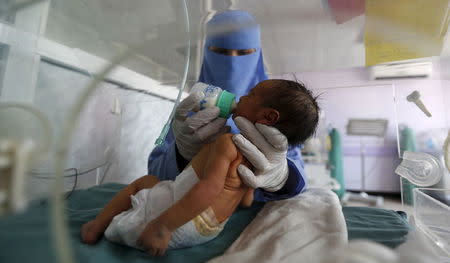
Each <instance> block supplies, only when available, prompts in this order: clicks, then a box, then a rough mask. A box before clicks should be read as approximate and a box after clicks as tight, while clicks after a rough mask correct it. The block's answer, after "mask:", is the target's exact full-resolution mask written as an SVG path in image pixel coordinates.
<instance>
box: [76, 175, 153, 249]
mask: <svg viewBox="0 0 450 263" xmlns="http://www.w3.org/2000/svg"><path fill="white" fill-rule="evenodd" d="M158 182H159V179H158V178H157V177H155V176H153V175H146V176H143V177H141V178H139V179H137V180H135V181H134V182H132V183H131V184H129V185H128V186H127V187H125V188H124V189H122V190H121V191H120V192H119V193H118V194H116V196H114V198H113V199H112V200H111V201H109V203H108V204H107V205H106V206H105V208H103V210H102V211H101V212H100V214H98V215H97V217H96V218H95V219H94V220H91V221H89V222H87V223H86V224H84V225H83V226H82V228H81V240H82V241H83V242H84V243H86V244H94V243H96V242H97V241H98V239H99V238H100V236H101V235H102V234H103V233H104V232H105V230H106V228H107V227H108V225H109V223H111V221H112V219H113V218H114V217H115V216H116V215H118V214H120V213H121V212H123V211H126V210H128V209H129V208H130V207H131V198H130V196H132V195H135V194H136V193H137V192H139V191H140V190H142V189H147V188H152V187H153V186H154V185H156V184H157V183H158Z"/></svg>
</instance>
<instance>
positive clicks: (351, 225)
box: [342, 207, 410, 248]
mask: <svg viewBox="0 0 450 263" xmlns="http://www.w3.org/2000/svg"><path fill="white" fill-rule="evenodd" d="M342 212H343V213H344V217H345V222H346V223H347V231H348V239H349V240H352V239H362V238H364V239H370V240H372V241H375V242H377V243H380V244H383V245H386V246H388V247H391V248H395V247H397V246H398V245H400V244H402V243H403V242H404V241H405V240H406V235H407V234H408V232H409V230H410V227H409V225H408V221H407V219H406V213H405V212H402V211H398V212H396V211H393V210H386V209H381V208H374V207H343V208H342Z"/></svg>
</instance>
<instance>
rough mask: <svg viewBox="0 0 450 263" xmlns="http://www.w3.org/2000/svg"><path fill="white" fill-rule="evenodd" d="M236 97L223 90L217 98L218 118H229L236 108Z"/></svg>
mask: <svg viewBox="0 0 450 263" xmlns="http://www.w3.org/2000/svg"><path fill="white" fill-rule="evenodd" d="M235 98H236V96H235V95H234V94H233V93H231V92H228V91H226V90H223V91H222V92H221V93H220V95H219V97H218V98H217V102H216V106H217V107H219V109H220V114H219V117H221V118H226V119H228V117H230V114H231V112H232V111H233V110H234V109H235V108H236V100H235Z"/></svg>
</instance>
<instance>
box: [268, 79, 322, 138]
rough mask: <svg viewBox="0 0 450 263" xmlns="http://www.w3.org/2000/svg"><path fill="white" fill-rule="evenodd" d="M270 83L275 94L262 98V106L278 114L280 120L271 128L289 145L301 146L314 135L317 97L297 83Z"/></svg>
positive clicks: (317, 110)
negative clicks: (283, 136)
mask: <svg viewBox="0 0 450 263" xmlns="http://www.w3.org/2000/svg"><path fill="white" fill-rule="evenodd" d="M270 81H273V82H274V87H273V88H274V90H276V92H272V93H271V94H270V96H265V97H264V105H265V106H267V107H270V108H273V109H275V110H277V111H279V112H280V119H279V121H278V122H277V123H275V124H274V125H273V126H274V127H275V128H277V129H278V130H280V132H282V133H283V134H284V135H285V136H286V137H287V140H288V142H289V144H291V145H298V144H302V143H303V142H305V140H306V139H308V138H309V137H310V136H311V135H313V134H314V132H315V131H316V128H317V124H318V122H319V110H320V109H319V106H318V104H317V96H316V97H314V96H313V95H312V93H311V91H310V90H308V89H307V88H306V87H305V85H304V84H303V83H300V82H298V81H291V80H284V79H271V80H270Z"/></svg>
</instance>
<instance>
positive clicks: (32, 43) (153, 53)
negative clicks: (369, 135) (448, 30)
mask: <svg viewBox="0 0 450 263" xmlns="http://www.w3.org/2000/svg"><path fill="white" fill-rule="evenodd" d="M336 2H337V1H320V0H316V1H310V0H305V1H287V2H285V3H284V4H283V5H279V6H274V3H273V1H270V0H267V1H261V0H253V1H212V0H211V1H210V0H205V1H189V2H188V1H183V0H172V1H159V0H150V1H149V0H132V1H122V0H94V1H84V0H79V1H74V0H51V1H49V0H34V1H33V0H27V1H18V0H4V1H0V217H2V216H5V215H11V214H16V213H20V212H21V211H23V210H24V209H26V207H27V204H29V203H30V202H31V201H34V200H48V201H49V203H50V204H51V205H50V207H51V211H50V213H49V216H48V221H49V222H50V224H49V225H50V226H51V231H50V232H51V234H52V237H51V239H52V241H51V242H52V244H55V249H54V250H55V253H56V257H57V258H58V262H74V260H75V259H74V256H73V247H72V246H71V245H70V243H69V241H68V230H67V225H66V224H67V218H68V215H69V214H70V213H72V212H74V211H78V209H77V206H76V205H73V206H68V205H67V203H65V200H67V199H69V197H70V195H71V193H73V192H74V191H75V190H77V189H84V188H89V187H92V186H96V185H102V184H104V183H108V182H119V183H129V182H130V181H132V180H133V179H135V178H138V177H140V176H142V175H144V174H146V173H147V169H146V164H147V157H148V154H149V153H150V152H151V150H152V149H153V148H154V147H155V141H156V144H161V143H162V142H163V141H164V138H165V136H168V133H169V129H170V124H171V121H172V118H173V114H174V109H175V108H176V106H177V105H178V103H179V101H180V100H181V99H183V98H185V97H186V96H187V95H188V90H189V89H190V87H192V86H194V83H196V82H197V80H198V75H199V72H200V68H201V57H202V53H203V45H204V39H203V36H204V33H205V32H204V24H205V22H206V21H207V20H208V19H209V18H211V17H212V15H214V14H215V13H217V12H220V11H224V10H228V9H243V10H247V11H250V12H252V13H253V14H254V15H255V17H256V20H257V21H259V22H260V23H261V28H262V35H261V38H262V43H263V49H264V54H265V57H264V60H265V61H264V63H265V66H266V68H267V72H268V73H269V74H270V77H274V78H275V77H280V76H282V75H283V74H284V73H286V72H304V71H311V70H325V69H336V68H343V67H345V68H349V67H356V66H365V65H366V60H365V54H366V49H365V44H364V38H365V36H364V29H365V21H366V20H365V17H364V16H362V14H363V13H364V6H362V7H361V5H355V6H353V7H352V10H351V12H348V13H346V12H344V13H343V12H342V10H343V9H342V8H341V9H340V8H339V7H338V8H336ZM369 2H373V1H369ZM361 3H362V2H361ZM372 7H373V6H368V8H372ZM435 17H439V16H438V15H436V16H435ZM372 22H373V21H372ZM378 22H379V21H378ZM430 24H431V22H430ZM376 25H377V29H378V30H379V31H380V32H390V31H384V30H383V28H384V29H385V28H391V27H390V25H389V23H387V25H386V24H383V23H376ZM223 30H224V31H226V30H227V28H223ZM424 30H425V29H424ZM425 31H426V30H425ZM408 32H409V31H408ZM366 37H367V38H368V39H371V37H373V36H366ZM286 39H287V40H289V41H284V40H286ZM330 39H333V41H330ZM424 39H428V38H424ZM372 40H374V42H373V43H376V41H375V40H376V39H373V38H372ZM410 40H411V38H408V41H405V43H403V44H405V45H407V46H408V47H415V46H417V45H416V42H414V41H412V43H413V44H412V45H411V43H410V42H411V41H410ZM413 40H414V39H413ZM424 41H425V40H423V41H422V42H420V43H424ZM425 42H426V41H425ZM425 44H430V43H428V42H427V43H425ZM433 44H434V43H433ZM374 46H375V45H373V46H371V47H372V48H374ZM425 46H426V45H425ZM433 47H434V46H433ZM367 52H369V51H367ZM369 53H370V52H369ZM369 53H368V54H369ZM384 54H385V56H388V57H389V56H391V57H395V56H394V55H392V54H387V53H386V52H385V53H384ZM427 54H428V53H427ZM432 55H436V54H432ZM293 58H294V59H293ZM395 59H397V57H395ZM437 61H438V63H441V64H442V68H443V69H445V67H446V66H447V64H450V63H448V61H447V60H445V59H437ZM442 72H443V73H442V79H443V80H442V81H441V82H440V85H439V88H437V89H438V94H439V95H438V96H440V98H441V99H442V100H443V105H445V106H442V107H441V106H440V105H429V104H428V103H427V99H428V98H429V97H430V96H436V95H433V94H435V92H436V90H433V89H428V87H412V88H411V89H408V90H405V91H403V90H396V91H395V93H396V102H397V118H398V119H399V123H401V124H405V125H407V126H408V127H411V128H412V129H414V131H415V132H416V133H418V134H419V133H421V132H427V130H425V127H429V128H433V129H434V128H436V129H444V130H445V129H447V130H445V131H446V132H448V129H449V127H450V126H449V119H448V118H449V116H450V111H449V107H450V106H449V105H448V102H447V101H448V98H449V97H450V92H449V89H448V87H449V85H450V82H449V80H448V77H447V76H446V75H445V74H444V72H446V71H445V70H443V71H442ZM449 72H450V71H449ZM335 79H339V76H337V77H336V78H335ZM343 82H345V80H343ZM344 84H345V83H344ZM197 88H200V89H202V90H203V91H204V90H205V87H204V86H202V87H200V86H197ZM219 88H220V87H219ZM435 88H436V87H435ZM415 89H417V90H418V91H420V94H421V97H420V98H421V100H422V103H423V104H424V105H426V110H427V111H429V112H430V114H431V116H432V117H431V118H428V117H426V116H425V115H424V114H423V113H422V112H421V111H420V110H418V109H416V108H414V107H415V104H413V103H411V102H410V101H408V100H407V99H406V97H407V96H408V94H411V92H413V91H414V90H415ZM222 94H223V93H222ZM205 96H206V95H205ZM225 96H228V97H227V98H226V99H225V102H226V103H225V104H224V105H225V106H224V112H223V116H224V117H225V116H228V115H229V112H230V111H231V110H232V109H233V107H234V105H235V101H234V97H233V95H232V94H228V95H225ZM214 98H216V97H214ZM411 99H415V98H411ZM446 100H447V101H446ZM217 101H220V100H216V99H212V100H211V105H213V104H214V105H217ZM219 104H220V103H219ZM403 109H404V110H403ZM415 110H417V112H415ZM445 112H446V114H447V115H445ZM415 114H416V115H417V116H416V118H415V120H416V121H414V122H412V121H411V118H406V117H405V116H406V115H415ZM402 118H404V119H408V120H409V121H406V122H402V121H401V120H402ZM405 127H406V126H405ZM425 137H426V136H425ZM430 138H432V139H431V140H428V139H424V140H423V141H424V142H425V143H424V144H423V145H424V146H423V147H422V146H421V147H422V148H424V149H428V150H425V152H426V153H427V154H430V155H432V156H433V157H432V158H435V159H437V160H438V163H439V165H440V169H442V168H443V167H444V166H443V165H442V164H443V163H444V162H443V160H445V161H446V163H447V168H449V164H448V163H449V158H450V157H448V154H447V155H444V154H443V152H447V153H448V152H449V151H450V150H449V146H448V144H449V142H448V141H449V140H450V139H447V141H446V142H445V145H446V150H444V151H441V150H439V149H442V148H439V147H443V145H440V144H439V143H438V144H436V143H435V144H433V142H434V141H433V140H434V139H435V138H436V137H435V136H430ZM441 141H442V143H444V140H440V142H441ZM311 143H312V144H311V145H308V147H307V149H306V150H308V149H309V150H310V152H312V153H314V154H315V155H314V158H312V160H313V161H316V160H319V161H318V162H322V161H323V158H322V157H320V158H319V157H318V156H319V154H321V155H324V152H323V149H322V148H324V147H323V143H324V142H322V145H319V143H317V142H316V144H314V140H312V141H311ZM431 145H433V147H434V148H426V147H431ZM431 149H433V150H431ZM410 156H412V155H410V154H407V155H405V156H404V157H405V160H406V159H408V158H409V157H410ZM316 157H317V158H316ZM403 167H405V169H406V168H408V167H410V166H408V165H404V166H403ZM421 167H422V168H423V169H425V170H427V169H428V168H427V167H428V166H427V165H425V164H424V165H422V166H421ZM407 171H413V172H415V173H416V174H421V172H420V171H418V170H417V169H413V170H407ZM427 171H430V174H435V170H427ZM440 176H441V177H440V178H441V179H440V180H437V179H436V180H437V181H436V182H437V183H436V184H438V185H439V184H440V185H441V186H442V188H447V189H449V188H450V180H448V173H447V174H446V175H445V173H444V172H441V173H440ZM436 178H437V177H436ZM445 178H447V179H445ZM446 180H447V181H446ZM433 182H434V181H433ZM332 187H334V188H339V187H340V186H339V185H337V184H336V183H335V184H333V185H332ZM341 190H343V189H341ZM421 193H422V192H421ZM443 193H448V191H447V190H445V191H444V192H443ZM418 198H420V196H418V197H416V199H418ZM424 198H425V199H427V198H428V197H424ZM427 200H428V199H427ZM43 202H46V201H43ZM424 206H427V207H430V206H431V205H427V204H425V203H421V204H420V206H417V214H418V218H419V220H420V218H424V217H420V215H421V214H423V213H424V212H425V211H427V209H425V208H423V207H424ZM436 207H440V206H439V205H437V206H436ZM95 209H97V208H95ZM95 209H93V210H92V211H97V210H98V209H97V210H95ZM445 209H447V210H448V203H447V208H445ZM92 211H83V212H86V213H89V212H92ZM433 213H434V212H433ZM423 221H424V222H428V221H426V220H423ZM439 227H440V226H439ZM444 227H448V225H445V226H444ZM447 248H448V247H447Z"/></svg>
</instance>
